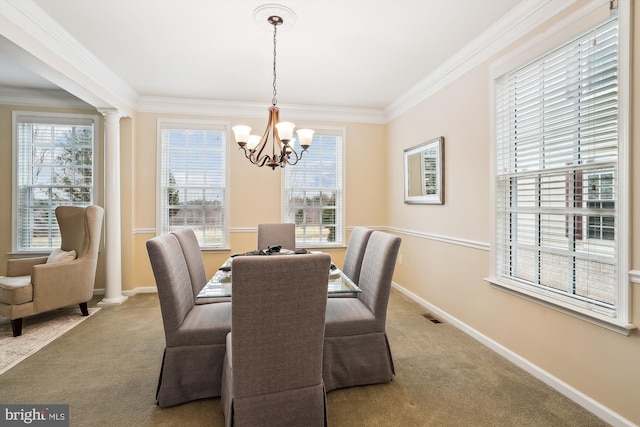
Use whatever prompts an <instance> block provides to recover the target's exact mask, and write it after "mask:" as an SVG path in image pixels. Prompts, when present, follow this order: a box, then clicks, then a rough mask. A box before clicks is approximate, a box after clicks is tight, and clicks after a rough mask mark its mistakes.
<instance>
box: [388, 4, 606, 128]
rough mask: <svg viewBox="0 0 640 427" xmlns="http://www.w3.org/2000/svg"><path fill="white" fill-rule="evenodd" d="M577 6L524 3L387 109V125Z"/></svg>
mask: <svg viewBox="0 0 640 427" xmlns="http://www.w3.org/2000/svg"><path fill="white" fill-rule="evenodd" d="M596 1H597V0H596ZM574 2H575V0H523V1H522V2H521V3H520V4H519V5H518V6H516V7H515V8H514V9H513V10H512V11H511V12H509V13H508V14H507V15H505V16H504V17H503V18H501V19H500V20H499V21H497V22H496V23H495V24H494V25H492V26H491V27H490V28H489V29H488V30H486V31H485V32H483V33H482V34H481V35H480V36H478V37H477V38H476V39H474V40H473V41H472V42H471V43H469V44H468V45H466V46H465V47H464V48H463V49H461V50H460V51H458V52H457V53H456V54H455V55H453V56H452V57H451V58H450V59H449V60H448V61H446V62H444V63H443V64H442V65H441V66H440V67H438V68H437V69H436V70H435V71H433V72H432V73H430V74H429V75H428V76H426V77H425V78H424V79H422V80H421V81H420V82H419V83H418V84H416V85H415V86H413V87H412V88H411V89H409V90H408V91H407V92H405V93H404V94H403V95H402V96H400V97H399V98H398V99H397V100H395V101H394V102H392V103H391V104H389V106H387V107H386V108H385V113H386V116H385V117H386V121H387V122H389V121H391V120H393V119H395V118H397V117H398V116H400V115H401V114H403V113H405V112H407V111H408V110H410V109H411V108H413V107H415V106H416V105H417V104H419V103H420V102H422V101H424V100H425V99H427V98H428V97H429V96H431V95H433V94H434V93H436V92H437V91H439V90H441V89H442V88H444V87H445V86H447V85H448V84H449V83H451V82H453V81H455V80H456V79H458V78H459V77H461V76H462V75H463V74H465V73H466V72H468V71H470V70H472V69H473V68H474V67H476V66H478V65H479V64H481V63H482V62H483V61H486V60H487V59H489V58H490V57H491V56H492V55H494V54H495V53H497V52H499V51H500V50H502V49H504V48H505V47H507V46H509V45H510V44H511V43H513V42H514V41H515V40H517V39H518V38H520V37H521V36H523V35H525V34H527V33H528V32H529V31H531V30H532V29H533V28H534V27H536V26H537V25H540V24H541V23H543V22H545V21H546V20H548V19H549V18H551V17H552V16H554V15H556V14H558V13H559V12H561V11H562V10H564V9H565V8H567V7H568V6H569V5H571V4H572V3H574Z"/></svg>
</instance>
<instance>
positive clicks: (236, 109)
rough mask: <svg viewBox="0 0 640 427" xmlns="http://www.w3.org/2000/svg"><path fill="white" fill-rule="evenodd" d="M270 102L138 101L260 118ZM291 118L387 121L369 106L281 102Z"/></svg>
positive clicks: (158, 107)
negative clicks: (333, 105)
mask: <svg viewBox="0 0 640 427" xmlns="http://www.w3.org/2000/svg"><path fill="white" fill-rule="evenodd" d="M268 107H270V105H269V104H266V103H257V102H235V101H216V100H208V99H193V98H170V97H158V96H141V97H140V98H139V99H138V102H137V104H136V111H140V112H147V113H171V114H193V115H207V116H221V117H256V118H264V117H265V115H266V114H267V109H268ZM278 108H280V110H281V112H282V113H283V115H284V114H286V116H287V119H292V120H293V119H301V120H315V121H337V122H355V123H373V124H384V123H386V118H385V114H384V111H382V110H377V109H373V108H371V109H367V108H351V107H329V106H311V105H293V104H282V105H278Z"/></svg>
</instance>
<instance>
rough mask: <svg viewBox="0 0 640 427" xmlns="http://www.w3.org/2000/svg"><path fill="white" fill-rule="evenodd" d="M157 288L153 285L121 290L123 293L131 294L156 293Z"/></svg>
mask: <svg viewBox="0 0 640 427" xmlns="http://www.w3.org/2000/svg"><path fill="white" fill-rule="evenodd" d="M157 293H158V288H156V287H155V286H140V287H137V288H135V289H133V290H130V291H122V294H123V295H127V296H131V295H136V294H157Z"/></svg>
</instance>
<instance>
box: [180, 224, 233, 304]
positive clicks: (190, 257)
mask: <svg viewBox="0 0 640 427" xmlns="http://www.w3.org/2000/svg"><path fill="white" fill-rule="evenodd" d="M171 234H173V235H174V236H176V238H177V239H178V242H180V247H181V248H182V253H183V254H184V259H185V261H186V262H187V268H188V269H189V277H190V278H191V287H192V288H193V297H194V298H197V296H198V294H199V293H200V291H201V290H202V288H204V287H205V285H206V284H207V282H208V281H209V280H208V279H207V272H206V269H205V266H204V260H203V259H202V252H201V251H200V243H199V242H198V238H197V237H196V233H195V232H194V231H193V229H191V228H182V229H180V230H176V231H172V232H171ZM225 301H231V298H230V297H217V298H198V299H196V304H209V303H213V302H225Z"/></svg>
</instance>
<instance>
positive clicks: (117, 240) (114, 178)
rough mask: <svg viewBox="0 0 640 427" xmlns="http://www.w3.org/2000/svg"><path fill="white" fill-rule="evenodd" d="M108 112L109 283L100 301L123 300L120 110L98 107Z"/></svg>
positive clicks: (106, 208) (106, 204)
mask: <svg viewBox="0 0 640 427" xmlns="http://www.w3.org/2000/svg"><path fill="white" fill-rule="evenodd" d="M98 111H100V113H102V115H103V116H104V123H105V126H104V153H105V159H104V169H105V172H104V177H105V185H104V218H105V239H104V242H105V261H106V263H105V264H106V285H105V292H104V298H103V300H102V301H100V302H99V303H98V305H114V304H121V303H123V302H124V301H125V300H126V299H127V297H126V296H124V295H122V246H121V245H122V243H121V237H120V236H121V234H120V233H121V225H120V117H121V115H120V113H119V112H118V110H116V109H114V108H104V109H98Z"/></svg>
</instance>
